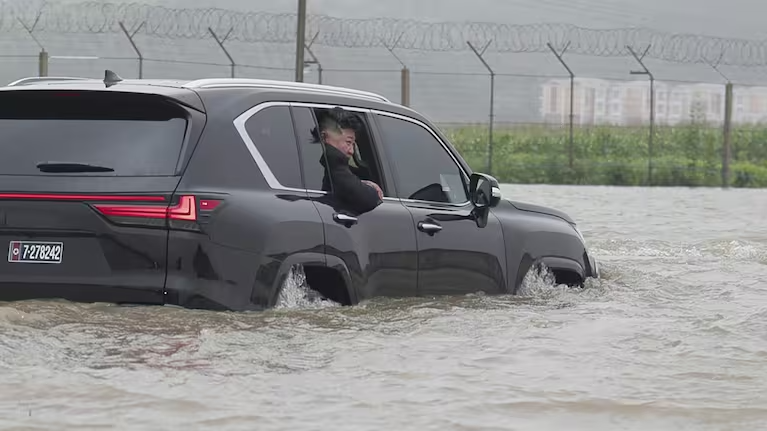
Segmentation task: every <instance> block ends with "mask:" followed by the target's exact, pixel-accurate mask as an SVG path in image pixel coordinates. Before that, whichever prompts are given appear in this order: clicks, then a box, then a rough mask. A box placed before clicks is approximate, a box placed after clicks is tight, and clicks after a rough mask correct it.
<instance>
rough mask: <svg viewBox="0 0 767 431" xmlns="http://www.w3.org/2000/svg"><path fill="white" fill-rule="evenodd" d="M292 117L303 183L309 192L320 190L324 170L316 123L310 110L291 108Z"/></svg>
mask: <svg viewBox="0 0 767 431" xmlns="http://www.w3.org/2000/svg"><path fill="white" fill-rule="evenodd" d="M293 115H294V119H295V122H296V131H297V133H298V144H299V145H300V146H301V161H302V164H303V169H304V183H305V184H306V188H307V189H309V190H322V177H323V175H324V174H325V170H324V168H323V167H322V165H321V164H320V160H321V158H322V145H320V142H319V140H318V137H317V136H316V128H317V122H316V120H315V118H314V113H313V112H312V110H311V109H310V108H293Z"/></svg>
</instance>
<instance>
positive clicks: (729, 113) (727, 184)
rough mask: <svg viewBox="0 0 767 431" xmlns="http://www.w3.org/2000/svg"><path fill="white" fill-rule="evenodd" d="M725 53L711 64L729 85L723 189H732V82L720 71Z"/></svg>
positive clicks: (723, 149)
mask: <svg viewBox="0 0 767 431" xmlns="http://www.w3.org/2000/svg"><path fill="white" fill-rule="evenodd" d="M724 54H725V51H724V50H723V51H722V53H721V54H720V55H719V60H717V61H716V63H709V66H711V68H712V69H714V70H715V71H716V73H718V74H719V75H721V76H722V78H724V80H725V81H727V83H726V84H725V86H724V121H723V124H722V126H723V127H722V133H723V136H722V188H725V189H726V188H729V187H730V161H731V157H732V82H731V81H730V78H728V77H727V76H726V75H725V74H724V73H722V71H721V70H720V69H719V63H721V62H722V58H724Z"/></svg>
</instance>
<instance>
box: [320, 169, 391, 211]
mask: <svg viewBox="0 0 767 431" xmlns="http://www.w3.org/2000/svg"><path fill="white" fill-rule="evenodd" d="M330 173H331V181H333V189H334V192H335V193H334V194H335V197H336V198H337V199H339V200H340V201H342V202H343V203H344V204H346V205H348V206H350V207H351V208H353V209H354V210H355V211H357V212H359V213H364V212H368V211H371V210H373V209H374V208H375V207H377V206H378V205H379V204H380V203H381V199H380V198H379V196H378V191H377V190H376V189H375V188H373V187H371V186H369V185H367V184H365V183H364V182H362V180H360V179H359V178H357V176H356V175H354V174H353V173H352V172H351V170H350V169H349V168H348V166H340V167H336V168H334V169H332V170H331V171H330Z"/></svg>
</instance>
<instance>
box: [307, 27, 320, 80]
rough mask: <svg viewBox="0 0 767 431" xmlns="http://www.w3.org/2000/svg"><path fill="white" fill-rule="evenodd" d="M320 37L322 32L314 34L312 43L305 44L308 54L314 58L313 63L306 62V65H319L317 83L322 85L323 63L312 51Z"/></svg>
mask: <svg viewBox="0 0 767 431" xmlns="http://www.w3.org/2000/svg"><path fill="white" fill-rule="evenodd" d="M319 35H320V32H319V31H318V32H317V33H315V34H314V37H313V38H312V41H311V42H309V43H308V44H306V43H305V44H304V47H305V48H306V52H308V53H309V55H310V56H311V57H312V60H311V61H304V64H316V65H317V75H318V76H317V83H318V84H320V85H322V63H320V60H319V59H318V58H317V56H316V55H314V52H313V51H312V45H314V41H315V40H317V36H319Z"/></svg>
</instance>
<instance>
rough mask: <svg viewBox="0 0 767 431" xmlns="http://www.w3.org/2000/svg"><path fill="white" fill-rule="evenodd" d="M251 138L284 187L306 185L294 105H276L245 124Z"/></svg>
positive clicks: (262, 111)
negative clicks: (301, 165) (298, 145)
mask: <svg viewBox="0 0 767 431" xmlns="http://www.w3.org/2000/svg"><path fill="white" fill-rule="evenodd" d="M245 130H247V132H248V135H249V136H250V139H252V140H253V142H254V143H255V144H256V148H258V152H259V153H261V156H262V157H263V158H264V160H266V164H267V165H269V169H271V171H272V173H273V174H274V176H275V177H276V178H277V181H279V182H280V184H282V185H283V186H284V187H292V188H303V186H302V185H301V184H302V182H301V171H300V167H299V161H298V148H297V147H296V134H295V131H294V130H293V120H292V118H291V117H290V108H289V107H287V106H273V107H270V108H266V109H264V110H261V111H259V112H258V113H256V115H254V116H252V117H250V119H248V121H247V122H246V123H245Z"/></svg>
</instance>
